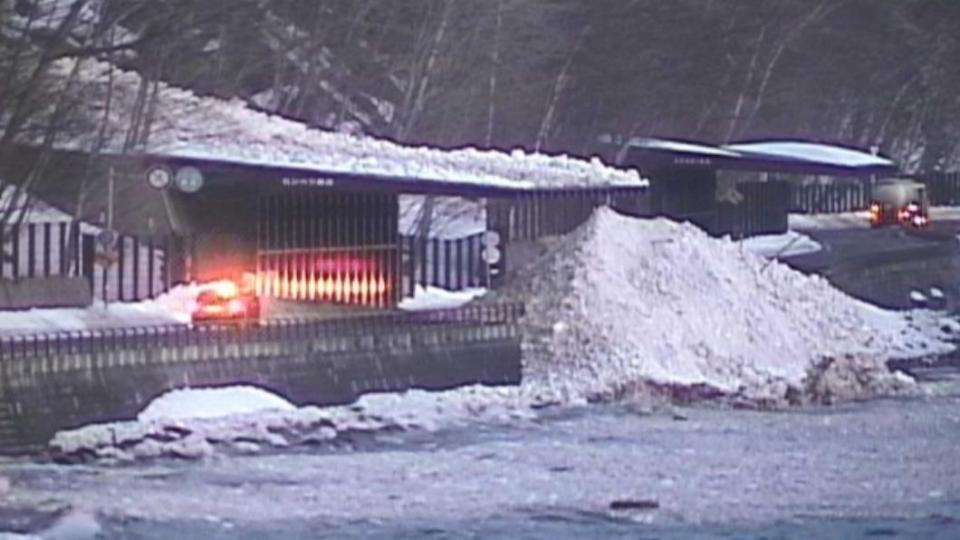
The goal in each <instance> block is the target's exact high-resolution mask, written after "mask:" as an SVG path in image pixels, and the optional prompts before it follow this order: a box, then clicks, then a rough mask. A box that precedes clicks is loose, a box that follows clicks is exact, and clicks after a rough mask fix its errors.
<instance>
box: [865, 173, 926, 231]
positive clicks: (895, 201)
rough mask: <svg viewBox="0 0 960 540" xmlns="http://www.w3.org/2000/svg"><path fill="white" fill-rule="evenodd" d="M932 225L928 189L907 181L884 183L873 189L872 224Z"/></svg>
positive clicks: (899, 179)
mask: <svg viewBox="0 0 960 540" xmlns="http://www.w3.org/2000/svg"><path fill="white" fill-rule="evenodd" d="M929 223H930V202H929V199H928V198H927V186H926V185H924V184H923V183H922V182H917V181H915V180H911V179H907V178H888V179H884V180H881V181H879V182H878V183H877V185H876V186H874V188H873V200H872V201H871V203H870V225H871V226H872V227H882V226H884V225H903V226H907V227H916V228H922V227H926V226H927V225H928V224H929Z"/></svg>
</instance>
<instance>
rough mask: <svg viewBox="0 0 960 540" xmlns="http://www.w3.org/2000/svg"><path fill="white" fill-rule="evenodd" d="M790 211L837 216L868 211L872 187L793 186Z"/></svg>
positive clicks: (853, 185) (847, 183)
mask: <svg viewBox="0 0 960 540" xmlns="http://www.w3.org/2000/svg"><path fill="white" fill-rule="evenodd" d="M791 185H792V189H791V193H790V211H791V212H795V213H803V214H835V213H841V212H853V211H858V210H864V209H866V208H867V207H868V206H869V204H870V186H869V184H866V183H860V182H857V183H854V182H842V183H829V184H806V185H799V184H791Z"/></svg>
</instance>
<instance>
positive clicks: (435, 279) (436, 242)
mask: <svg viewBox="0 0 960 540" xmlns="http://www.w3.org/2000/svg"><path fill="white" fill-rule="evenodd" d="M430 243H431V245H432V247H433V249H432V251H433V254H432V255H433V259H432V260H431V261H430V262H431V266H432V267H433V275H432V276H431V277H430V285H433V286H435V287H439V286H441V284H440V239H439V238H431V239H430Z"/></svg>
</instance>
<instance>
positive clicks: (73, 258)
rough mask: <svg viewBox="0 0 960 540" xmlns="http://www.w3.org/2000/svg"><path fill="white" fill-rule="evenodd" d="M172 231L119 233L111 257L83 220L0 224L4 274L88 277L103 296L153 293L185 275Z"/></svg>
mask: <svg viewBox="0 0 960 540" xmlns="http://www.w3.org/2000/svg"><path fill="white" fill-rule="evenodd" d="M179 242H180V241H179V240H177V239H176V238H174V237H163V238H140V237H137V236H131V235H119V236H118V237H117V240H116V257H115V258H114V259H113V260H108V259H107V258H103V257H99V256H98V254H97V245H96V237H95V234H94V229H92V228H87V227H86V226H83V225H82V224H80V223H79V222H71V221H58V222H36V223H23V224H15V225H8V226H5V227H2V228H0V279H13V280H18V279H30V278H42V277H57V276H64V277H77V276H84V277H86V278H87V279H88V280H89V282H90V285H91V287H92V290H93V293H94V297H95V298H97V299H100V300H104V299H106V300H108V301H111V302H115V301H121V302H124V301H137V300H143V299H146V298H154V297H156V296H157V295H159V294H161V293H162V292H164V291H166V290H167V289H169V288H170V286H171V285H172V284H173V283H174V282H175V281H176V280H178V279H179V278H180V277H181V276H179V275H178V273H177V272H178V271H177V268H179V266H178V265H173V266H171V265H170V264H168V260H167V254H168V253H182V252H183V251H182V249H178V244H179Z"/></svg>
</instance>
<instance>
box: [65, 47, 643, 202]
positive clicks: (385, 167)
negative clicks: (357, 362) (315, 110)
mask: <svg viewBox="0 0 960 540" xmlns="http://www.w3.org/2000/svg"><path fill="white" fill-rule="evenodd" d="M75 62H76V61H75V60H72V59H64V60H61V61H59V62H58V63H57V65H56V66H55V68H54V69H52V73H51V74H50V79H51V81H50V82H51V84H58V83H59V84H63V85H66V81H67V79H68V78H69V77H68V76H69V74H70V72H71V70H72V67H73V66H74V63H75ZM111 70H112V71H113V77H112V80H113V84H114V89H113V106H112V110H111V115H110V119H109V123H108V130H107V132H108V137H107V142H106V144H105V147H104V148H103V149H102V151H103V152H105V153H116V152H119V151H120V150H121V148H122V145H123V142H124V135H125V134H126V132H127V128H128V122H129V119H130V118H131V115H132V111H133V110H134V107H135V102H136V95H137V90H138V88H139V86H140V77H139V76H138V75H137V74H136V73H134V72H130V71H124V70H120V69H117V68H113V67H111V66H110V65H109V64H107V63H104V62H98V61H95V60H84V61H83V64H82V65H81V67H80V69H79V70H78V71H77V76H76V80H73V81H71V84H72V85H73V88H76V92H77V94H79V96H78V97H80V98H81V99H82V101H81V102H82V103H83V104H84V105H86V106H88V107H89V109H90V110H89V111H87V112H88V119H89V121H90V122H92V123H94V124H96V123H97V122H99V121H100V119H101V118H102V116H103V111H102V108H101V104H102V102H103V99H104V96H105V95H106V93H107V88H108V85H109V81H110V80H111V78H110V77H109V76H108V74H109V73H110V71H111ZM155 109H156V111H157V117H156V118H155V119H154V121H153V124H152V129H151V133H150V138H149V142H148V143H147V144H146V146H145V147H144V148H140V149H139V150H142V151H144V152H147V153H151V154H155V155H162V156H169V157H177V158H192V159H199V160H226V161H230V162H233V163H243V164H248V165H266V166H271V167H284V168H291V169H299V170H302V171H309V172H311V173H316V174H318V175H323V174H324V173H353V174H364V175H374V176H381V177H390V178H391V181H394V182H403V181H404V180H406V179H411V180H412V179H416V180H422V181H433V182H439V183H445V182H458V183H464V184H471V185H479V186H494V187H501V188H508V189H511V188H519V189H524V188H530V187H548V188H549V187H569V186H604V185H636V186H639V185H645V184H646V181H645V180H643V179H641V178H640V176H639V174H638V173H637V172H636V171H632V170H631V171H627V170H622V169H615V168H612V167H608V166H606V165H604V164H603V163H601V162H600V160H599V159H593V160H589V161H588V160H583V159H577V158H572V157H568V156H565V155H559V156H548V155H544V154H538V153H528V152H526V151H524V150H520V149H518V150H515V151H513V152H511V153H509V154H508V153H504V152H498V151H486V150H479V149H476V148H464V149H460V150H454V151H445V150H439V149H434V148H428V147H410V146H402V145H398V144H396V143H393V142H391V141H387V140H379V139H373V138H371V137H365V136H355V135H349V134H344V133H335V132H328V131H321V130H318V129H312V128H309V127H307V126H306V125H304V124H302V123H299V122H295V121H292V120H288V119H285V118H281V117H279V116H274V115H268V114H265V113H262V112H258V111H254V110H252V109H250V108H248V107H247V105H246V104H245V103H243V102H242V101H240V100H230V101H225V100H220V99H215V98H211V97H201V96H197V95H196V94H193V93H192V92H189V91H187V90H184V89H181V88H177V87H174V86H170V85H167V84H160V86H159V92H158V93H157V103H156V107H155ZM80 114H83V112H82V111H81V113H80ZM81 124H82V123H81ZM79 127H80V128H79V129H76V130H75V131H73V132H72V133H68V134H64V136H63V137H61V138H60V139H59V141H58V146H59V147H61V148H64V149H73V150H89V149H91V148H92V147H93V145H94V144H95V139H96V137H95V136H96V131H97V130H91V129H89V127H88V126H86V125H81V126H79Z"/></svg>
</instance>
